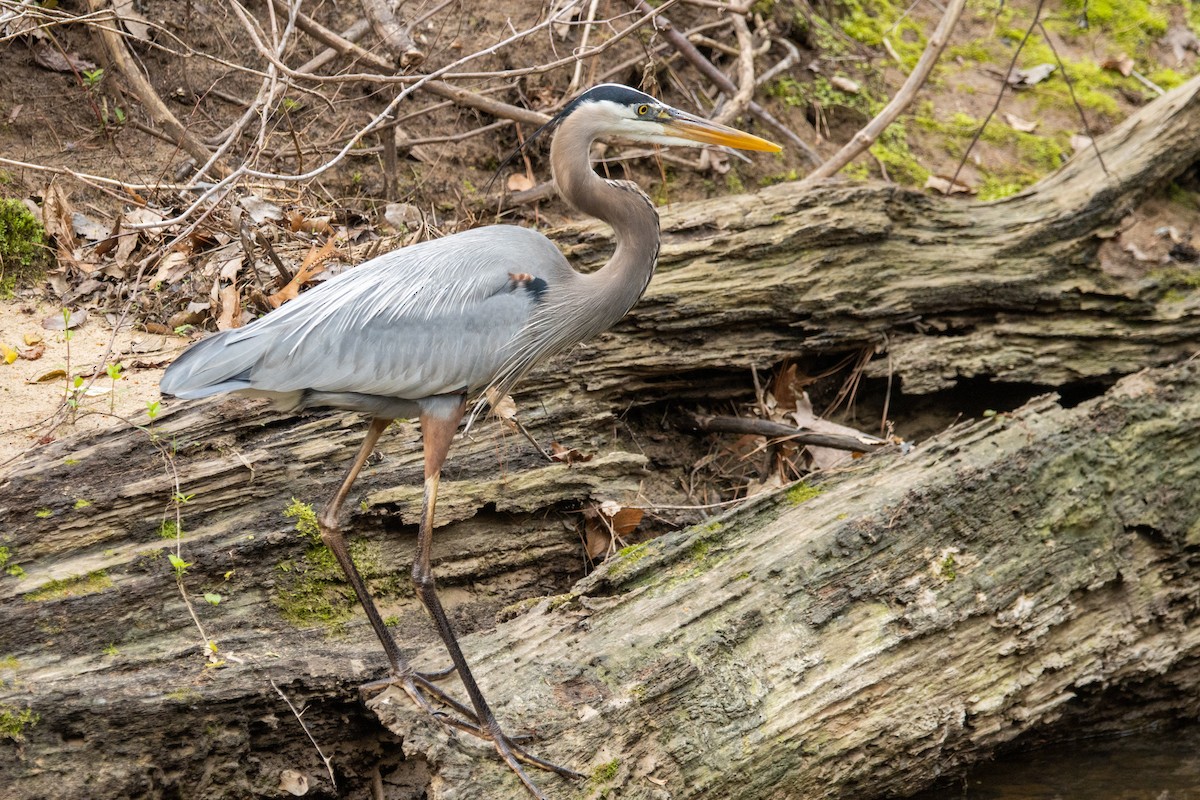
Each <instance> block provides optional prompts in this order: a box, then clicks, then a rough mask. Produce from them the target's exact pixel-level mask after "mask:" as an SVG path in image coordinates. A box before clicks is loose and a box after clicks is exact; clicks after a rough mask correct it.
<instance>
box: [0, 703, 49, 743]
mask: <svg viewBox="0 0 1200 800" xmlns="http://www.w3.org/2000/svg"><path fill="white" fill-rule="evenodd" d="M40 719H41V717H39V716H38V715H37V714H36V713H34V711H33V709H31V708H28V707H26V708H22V709H18V708H17V707H16V706H9V705H0V739H11V740H12V741H14V742H23V741H25V731H26V730H27V729H29V728H32V727H33V726H34V725H37V724H38V720H40Z"/></svg>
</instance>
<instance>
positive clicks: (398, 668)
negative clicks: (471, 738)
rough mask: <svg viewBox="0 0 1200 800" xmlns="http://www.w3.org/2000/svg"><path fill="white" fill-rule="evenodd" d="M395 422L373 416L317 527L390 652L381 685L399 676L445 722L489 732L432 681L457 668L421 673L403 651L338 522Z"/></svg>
mask: <svg viewBox="0 0 1200 800" xmlns="http://www.w3.org/2000/svg"><path fill="white" fill-rule="evenodd" d="M391 422H392V421H391V420H390V419H379V418H375V419H372V420H371V425H370V427H368V428H367V435H366V438H364V439H363V443H362V446H361V447H360V448H359V449H358V455H356V456H355V457H354V461H353V463H351V464H350V469H348V470H347V471H346V477H345V479H344V480H343V481H342V485H341V486H340V487H339V488H338V490H337V492H336V493H335V494H334V495H333V499H331V500H330V501H329V504H328V505H326V506H325V508H324V509H323V510H322V511H321V515H320V516H319V517H318V518H317V527H318V528H320V530H321V540H322V541H323V542H325V544H326V545H327V546H328V547H329V549H330V551H332V552H333V556H334V558H336V559H337V562H338V564H339V565H340V566H341V568H342V572H344V573H345V574H346V579H347V580H349V581H350V585H351V586H352V587H353V588H354V593H355V594H356V595H357V596H358V602H359V604H360V605H362V607H363V610H364V611H366V612H367V619H368V620H370V622H371V627H372V628H374V629H375V635H376V636H377V637H378V638H379V642H380V644H382V645H383V651H384V653H386V654H387V659H388V663H389V665H390V666H391V673H392V679H391V680H387V681H384V682H381V685H388V684H391V683H393V682H394V681H397V680H398V681H400V682H401V683H402V684H403V685H404V688H405V690H406V691H407V692H408V694H409V695H411V696H412V697H413V699H415V700H416V701H417V702H418V703H419V704H420V705H421V706H422V707H424V708H425V710H426V711H428V712H429V713H431V714H433V715H434V716H435V717H437V718H438V719H439V720H441V721H442V722H445V723H446V724H448V725H452V726H453V727H457V728H462V729H464V730H467V731H470V732H472V733H475V734H477V735H486V734H481V730H480V728H479V727H478V726H477V725H476V724H475V723H474V719H473V718H474V714H473V713H472V712H471V709H469V708H467V707H466V706H464V705H463V704H461V703H459V702H458V701H457V700H455V699H454V698H452V697H450V696H449V695H448V694H446V693H445V692H443V691H442V690H441V689H438V688H437V687H435V686H433V685H431V684H430V681H431V680H433V679H435V678H439V677H445V675H446V674H449V673H450V672H453V668H451V669H450V670H448V671H446V672H445V673H444V674H443V673H437V674H432V675H429V674H421V673H419V672H417V671H415V670H414V669H413V668H412V666H411V665H410V664H409V663H408V661H407V660H406V659H405V658H404V656H402V655H401V654H400V648H399V647H398V646H397V645H396V640H395V638H394V637H393V636H392V632H391V631H389V630H388V629H387V626H385V625H384V624H383V618H382V616H380V614H379V608H378V607H376V605H375V600H374V599H373V598H372V597H371V595H370V593H369V592H368V591H367V585H366V583H364V582H363V579H362V576H361V575H359V574H358V568H357V567H355V566H354V560H353V559H352V558H350V548H349V547H348V546H347V544H346V537H345V536H343V535H342V531H341V528H340V527H339V526H338V514H339V512H340V511H341V509H342V503H344V502H345V501H346V497H347V495H349V494H350V487H351V486H353V485H354V481H355V480H356V479H357V478H358V473H359V472H361V471H362V468H363V465H365V464H366V463H367V459H368V458H369V457H370V455H371V452H372V451H373V450H374V449H375V444H376V443H377V442H378V441H379V437H380V436H381V435H382V434H383V432H384V431H385V430H386V429H387V426H388V425H390V424H391ZM424 694H429V695H432V696H433V697H435V698H437V700H438V701H439V702H441V703H444V704H445V705H447V706H449V707H450V708H452V709H454V710H455V711H457V712H458V713H459V714H461V715H463V716H464V717H465V718H466V720H467V721H464V720H456V719H454V718H452V717H447V716H445V715H444V714H439V713H437V712H435V711H434V709H433V707H432V706H430V704H429V701H428V700H426V699H425V697H424Z"/></svg>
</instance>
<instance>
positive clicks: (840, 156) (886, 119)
mask: <svg viewBox="0 0 1200 800" xmlns="http://www.w3.org/2000/svg"><path fill="white" fill-rule="evenodd" d="M965 5H966V0H950V3H949V4H948V5H947V6H946V12H945V13H944V14H942V19H941V21H940V22H938V26H937V28H936V29H934V31H933V35H932V36H930V37H929V41H928V42H927V43H926V45H925V52H923V53H921V58H920V60H919V61H917V65H916V67H914V68H913V71H912V74H911V75H909V76H908V80H906V81H905V82H904V85H903V86H901V87H900V91H898V92H896V96H895V97H893V98H892V100H891V102H890V103H888V104H887V105H886V106H884V108H883V110H882V111H880V112H879V113H878V114H877V115H876V116H875V119H873V120H871V121H870V122H869V123H867V126H866V127H865V128H863V129H862V130H860V131H859V132H858V133H856V134H854V138H853V139H851V140H850V141H849V142H847V143H846V144H845V146H843V147H842V149H841V150H839V151H837V153H836V154H835V155H834V156H833V158H831V159H829V160H828V161H826V162H825V163H824V164H822V165H821V166H819V167H817V168H816V169H815V170H813V171H812V172H811V173H810V174H809V175H807V176H805V178H804V183H811V182H813V181H817V180H820V179H821V178H828V177H830V176H831V175H835V174H837V172H838V170H840V169H841V168H842V167H844V166H846V165H847V164H849V163H850V162H851V161H852V160H854V157H855V156H857V155H858V154H859V153H861V152H863V151H864V150H866V149H867V148H868V147H870V146H871V145H872V144H874V143H875V140H876V139H878V138H879V136H880V134H882V133H883V132H884V130H885V129H887V126H888V125H891V124H892V123H893V122H894V121H895V120H896V117H898V116H900V114H901V113H903V112H904V109H906V108H908V106H909V104H910V103H912V101H913V99H914V98H915V97H916V96H917V91H918V90H919V89H920V88H921V86H922V85H923V84H924V83H925V80H926V79H927V78H928V77H929V73H930V72H932V71H933V67H934V65H935V64H937V61H938V59H939V58H940V57H941V55H942V51H943V50H945V49H946V43H947V42H948V41H949V40H950V32H951V31H952V30H954V26H955V25H957V24H958V19H959V17H961V16H962V11H963V7H964V6H965ZM956 174H957V173H956Z"/></svg>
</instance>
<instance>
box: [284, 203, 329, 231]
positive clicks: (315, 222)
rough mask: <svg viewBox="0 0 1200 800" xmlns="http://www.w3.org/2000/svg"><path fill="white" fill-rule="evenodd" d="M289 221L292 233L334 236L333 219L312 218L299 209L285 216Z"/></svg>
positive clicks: (324, 217)
mask: <svg viewBox="0 0 1200 800" xmlns="http://www.w3.org/2000/svg"><path fill="white" fill-rule="evenodd" d="M284 219H285V220H286V221H287V224H288V229H289V230H291V231H305V232H307V233H323V234H325V235H326V236H333V225H332V224H331V222H332V219H333V218H332V217H329V216H323V217H310V216H308V215H307V214H305V213H304V212H303V211H301V210H299V209H294V210H292V211H289V212H287V214H285V215H284Z"/></svg>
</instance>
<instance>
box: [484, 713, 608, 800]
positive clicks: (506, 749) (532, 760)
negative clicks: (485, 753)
mask: <svg viewBox="0 0 1200 800" xmlns="http://www.w3.org/2000/svg"><path fill="white" fill-rule="evenodd" d="M484 738H488V739H491V740H492V745H493V746H494V747H495V748H496V752H497V753H499V754H500V757H501V758H503V759H504V762H505V763H506V764H508V768H509V769H511V770H512V771H513V772H515V773H516V775H517V777H518V778H520V779H521V783H523V784H525V788H526V789H528V790H529V792H530V794H532V795H533V796H534V797H536V798H538V800H548V798H547V797H546V795H545V794H543V793H542V790H541V789H539V788H538V787H537V785H536V784H535V783H534V782H533V781H532V780H531V779H530V777H529V775H528V774H526V772H525V770H524V768H523V767H522V766H521V764H522V762H524V763H526V764H530V765H532V766H535V767H538V768H539V769H544V770H546V771H547V772H553V773H556V774H558V775H562V776H563V777H564V778H584V777H587V776H585V775H583V774H582V773H580V772H576V771H575V770H573V769H571V768H569V767H564V766H561V765H559V764H555V763H554V762H552V761H547V760H546V759H544V758H539V757H537V756H535V755H533V754H532V753H530V752H529V751H528V750H526V749H525V748H523V747H521V746H520V745H518V744H517V743H516V741H514V737H511V736H508V735H507V734H505V733H504V731H502V730H500V726H499V725H497V724H496V722H495V720H493V721H492V724H491V725H489V726H488V729H487V733H486V735H485V736H484Z"/></svg>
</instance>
